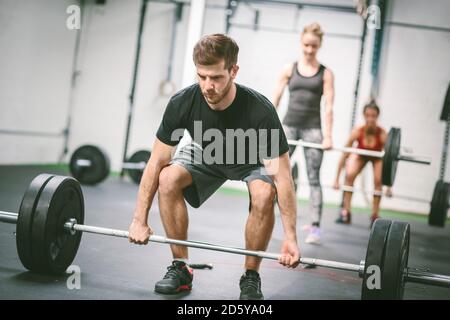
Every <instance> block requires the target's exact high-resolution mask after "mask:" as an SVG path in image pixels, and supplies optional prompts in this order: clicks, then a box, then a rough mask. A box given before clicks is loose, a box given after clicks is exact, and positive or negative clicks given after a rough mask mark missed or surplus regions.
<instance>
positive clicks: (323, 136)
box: [272, 23, 334, 244]
mask: <svg viewBox="0 0 450 320" xmlns="http://www.w3.org/2000/svg"><path fill="white" fill-rule="evenodd" d="M322 38H323V31H322V28H321V27H320V25H319V24H318V23H312V24H310V25H307V26H306V27H305V28H304V29H303V32H302V34H301V38H300V40H301V41H300V45H301V52H300V53H301V55H300V57H299V59H298V60H297V61H295V62H294V63H289V64H287V65H286V66H285V67H284V68H283V71H282V73H281V76H280V78H279V79H278V82H277V86H276V90H275V95H274V98H273V101H272V103H273V104H274V106H275V107H276V108H277V107H278V105H279V103H280V99H281V96H282V94H283V91H284V89H285V87H286V86H287V87H288V89H289V104H288V110H287V113H286V116H285V117H284V119H283V121H282V123H283V128H284V130H285V133H286V136H287V138H288V139H293V140H298V139H302V140H303V141H307V142H314V143H321V144H322V145H323V147H324V149H325V150H326V149H330V148H331V147H332V145H333V139H332V129H333V99H334V76H333V72H332V71H331V70H330V69H329V68H327V67H325V66H324V65H323V64H321V63H320V62H319V61H318V60H317V53H318V51H319V50H320V47H321V45H322ZM322 97H324V98H325V112H324V118H325V119H323V120H324V121H323V123H324V128H322V119H321V112H320V111H321V110H320V105H321V99H322ZM294 151H295V146H292V145H291V146H290V148H289V155H290V156H291V155H292V154H293V153H294ZM304 154H305V162H306V168H307V174H308V180H309V186H310V190H311V191H310V214H311V227H310V228H309V235H308V237H307V238H306V243H311V244H320V235H321V232H320V220H321V216H322V187H321V185H320V167H321V164H322V157H323V150H320V149H314V148H304Z"/></svg>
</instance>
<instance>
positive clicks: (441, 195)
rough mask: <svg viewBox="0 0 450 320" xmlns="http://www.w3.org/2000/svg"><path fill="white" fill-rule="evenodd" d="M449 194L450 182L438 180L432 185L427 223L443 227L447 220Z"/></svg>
mask: <svg viewBox="0 0 450 320" xmlns="http://www.w3.org/2000/svg"><path fill="white" fill-rule="evenodd" d="M449 196H450V184H449V183H447V182H444V181H442V180H438V181H437V182H436V184H435V186H434V191H433V198H432V199H431V206H430V214H429V216H428V224H429V225H431V226H438V227H443V226H444V225H445V221H446V220H447V210H448V200H449Z"/></svg>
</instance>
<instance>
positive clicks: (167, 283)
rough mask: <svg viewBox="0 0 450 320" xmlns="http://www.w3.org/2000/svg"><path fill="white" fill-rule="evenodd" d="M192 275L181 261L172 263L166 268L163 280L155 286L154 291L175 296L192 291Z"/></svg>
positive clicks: (189, 269)
mask: <svg viewBox="0 0 450 320" xmlns="http://www.w3.org/2000/svg"><path fill="white" fill-rule="evenodd" d="M193 278H194V273H193V271H192V269H191V268H189V267H188V266H187V265H186V263H184V262H182V261H176V260H175V261H173V262H172V265H170V266H168V267H167V272H166V275H165V276H164V278H163V279H162V280H160V281H158V282H157V283H156V284H155V291H156V292H158V293H162V294H175V293H179V292H181V291H189V290H191V289H192V279H193Z"/></svg>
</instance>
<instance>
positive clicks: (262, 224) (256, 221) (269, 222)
mask: <svg viewBox="0 0 450 320" xmlns="http://www.w3.org/2000/svg"><path fill="white" fill-rule="evenodd" d="M248 189H249V192H250V204H251V207H250V214H249V216H248V218H247V225H246V227H245V247H246V249H248V250H263V251H265V250H266V249H267V245H268V244H269V241H270V238H271V236H272V230H273V226H274V223H275V214H274V200H275V195H276V190H275V187H274V186H273V185H271V184H269V183H267V182H264V181H263V180H259V179H256V180H253V181H251V182H250V183H249V185H248ZM260 264H261V258H257V257H250V256H246V258H245V268H246V269H247V270H255V271H258V270H259V265H260Z"/></svg>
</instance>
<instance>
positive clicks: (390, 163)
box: [288, 128, 431, 186]
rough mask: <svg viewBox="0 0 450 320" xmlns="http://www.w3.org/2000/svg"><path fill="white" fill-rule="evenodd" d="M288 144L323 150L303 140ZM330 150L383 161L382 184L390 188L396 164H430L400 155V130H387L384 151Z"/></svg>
mask: <svg viewBox="0 0 450 320" xmlns="http://www.w3.org/2000/svg"><path fill="white" fill-rule="evenodd" d="M288 144H290V145H295V146H302V147H306V148H315V149H322V150H323V149H324V148H323V146H322V145H321V144H319V143H312V142H306V141H303V140H288ZM330 150H332V151H338V152H344V153H354V154H359V155H362V156H367V157H373V158H380V159H383V170H382V183H383V185H385V186H392V185H393V184H394V180H395V176H396V173H397V164H398V162H399V161H407V162H413V163H419V164H426V165H429V164H431V160H430V159H429V158H428V157H423V156H417V155H416V156H415V155H410V154H401V153H400V150H401V130H400V128H391V129H390V130H389V133H388V136H387V140H386V144H385V146H384V151H373V150H366V149H360V148H350V147H333V148H332V149H330Z"/></svg>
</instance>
